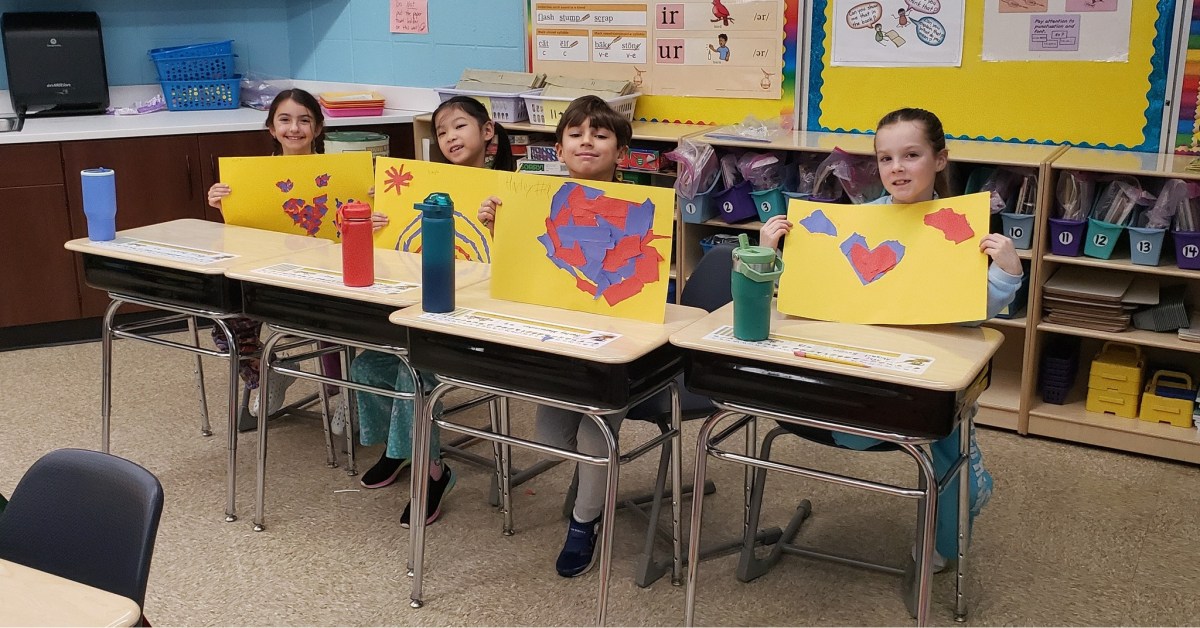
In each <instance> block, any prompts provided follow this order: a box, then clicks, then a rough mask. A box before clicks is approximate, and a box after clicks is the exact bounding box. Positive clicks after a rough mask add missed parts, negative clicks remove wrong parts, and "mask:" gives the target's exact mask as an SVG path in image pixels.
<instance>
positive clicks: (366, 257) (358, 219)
mask: <svg viewBox="0 0 1200 628" xmlns="http://www.w3.org/2000/svg"><path fill="white" fill-rule="evenodd" d="M338 213H340V214H341V215H342V225H341V227H342V283H344V284H346V285H347V286H350V287H351V288H365V287H366V286H369V285H371V284H373V283H375V251H374V248H375V245H374V242H373V238H372V237H371V206H370V205H367V204H366V203H361V202H359V201H350V202H349V203H345V204H344V205H342V207H341V209H339V210H338Z"/></svg>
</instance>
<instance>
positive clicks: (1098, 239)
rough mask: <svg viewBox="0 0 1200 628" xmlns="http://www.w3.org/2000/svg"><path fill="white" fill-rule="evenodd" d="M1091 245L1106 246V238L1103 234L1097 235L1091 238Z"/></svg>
mask: <svg viewBox="0 0 1200 628" xmlns="http://www.w3.org/2000/svg"><path fill="white" fill-rule="evenodd" d="M1092 244H1095V245H1096V246H1108V236H1107V235H1105V234H1103V233H1097V234H1095V235H1093V236H1092Z"/></svg>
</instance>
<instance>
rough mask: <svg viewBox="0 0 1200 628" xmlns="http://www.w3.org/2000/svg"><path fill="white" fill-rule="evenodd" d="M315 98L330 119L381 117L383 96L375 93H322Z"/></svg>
mask: <svg viewBox="0 0 1200 628" xmlns="http://www.w3.org/2000/svg"><path fill="white" fill-rule="evenodd" d="M317 98H318V100H320V101H321V111H323V112H325V115H327V116H329V117H331V118H350V117H357V116H381V115H383V96H381V95H379V94H378V93H376V92H324V93H322V94H320V95H318V97H317Z"/></svg>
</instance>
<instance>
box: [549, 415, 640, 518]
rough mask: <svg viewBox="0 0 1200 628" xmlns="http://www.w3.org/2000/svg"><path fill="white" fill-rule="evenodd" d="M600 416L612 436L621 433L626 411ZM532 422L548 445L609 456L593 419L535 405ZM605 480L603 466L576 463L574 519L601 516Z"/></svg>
mask: <svg viewBox="0 0 1200 628" xmlns="http://www.w3.org/2000/svg"><path fill="white" fill-rule="evenodd" d="M603 418H604V420H605V421H606V422H608V427H609V429H610V430H612V433H613V437H614V438H615V437H616V436H617V435H618V434H619V433H620V430H621V421H624V420H625V413H624V412H621V413H618V414H609V415H607V416H605V417H603ZM535 425H536V428H535V429H536V430H537V438H538V440H539V441H541V442H543V443H545V444H547V445H551V446H553V447H559V448H562V449H572V450H575V451H577V452H579V453H581V454H587V455H589V456H607V455H608V445H607V444H605V442H604V434H602V433H601V432H600V428H599V427H597V426H596V423H595V421H593V420H591V419H589V418H587V417H585V416H583V415H582V414H580V413H578V412H572V411H570V410H563V409H561V408H552V407H549V406H538V407H537V421H536V423H535ZM607 479H608V471H607V470H605V468H604V467H603V466H600V465H594V464H580V465H579V490H578V492H577V493H576V495H575V509H574V512H573V513H572V514H573V515H574V517H575V520H576V521H581V522H586V521H593V520H595V519H596V518H598V517H599V516H600V513H601V512H602V511H603V510H604V483H605V481H606V480H607Z"/></svg>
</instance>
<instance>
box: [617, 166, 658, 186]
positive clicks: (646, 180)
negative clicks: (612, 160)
mask: <svg viewBox="0 0 1200 628" xmlns="http://www.w3.org/2000/svg"><path fill="white" fill-rule="evenodd" d="M617 181H620V182H621V183H636V184H638V185H650V173H649V172H630V171H628V170H618V171H617Z"/></svg>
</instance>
